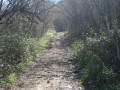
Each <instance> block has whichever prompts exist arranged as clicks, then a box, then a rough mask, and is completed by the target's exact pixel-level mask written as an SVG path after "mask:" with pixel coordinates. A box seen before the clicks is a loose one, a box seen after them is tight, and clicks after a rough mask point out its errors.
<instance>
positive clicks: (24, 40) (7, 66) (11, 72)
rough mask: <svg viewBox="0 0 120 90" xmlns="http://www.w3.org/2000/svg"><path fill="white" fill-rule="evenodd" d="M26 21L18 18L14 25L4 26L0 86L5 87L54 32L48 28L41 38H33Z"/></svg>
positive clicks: (42, 47)
mask: <svg viewBox="0 0 120 90" xmlns="http://www.w3.org/2000/svg"><path fill="white" fill-rule="evenodd" d="M26 21H27V20H26V19H25V18H19V19H18V20H16V21H15V22H14V25H11V26H9V27H7V28H5V29H4V30H3V32H2V34H1V36H0V42H1V44H0V72H1V73H0V88H1V87H3V88H5V89H7V88H8V87H7V86H8V85H9V84H10V83H11V82H14V78H15V77H16V76H18V75H19V74H20V72H21V70H22V69H23V68H25V67H26V66H27V63H28V62H30V61H31V60H33V59H34V58H35V56H36V55H37V54H38V53H40V51H41V50H43V49H45V47H46V46H47V42H48V41H49V39H50V38H51V37H52V36H53V35H54V34H55V31H54V30H49V31H48V32H46V33H45V35H44V36H43V37H42V38H35V37H34V38H33V37H32V34H31V33H30V31H29V30H28V28H29V22H28V23H26Z"/></svg>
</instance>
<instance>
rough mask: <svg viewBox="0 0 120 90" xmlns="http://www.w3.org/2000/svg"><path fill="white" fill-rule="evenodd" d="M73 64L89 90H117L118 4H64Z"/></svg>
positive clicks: (104, 0) (87, 0)
mask: <svg viewBox="0 0 120 90" xmlns="http://www.w3.org/2000/svg"><path fill="white" fill-rule="evenodd" d="M62 4H63V5H64V9H62V11H63V12H66V11H67V13H68V15H67V20H68V21H69V24H68V25H67V27H68V28H69V31H68V34H69V36H71V37H72V38H77V39H78V40H77V41H76V42H75V45H74V48H75V57H76V59H75V61H76V66H77V69H78V70H80V71H84V72H83V75H82V77H81V81H82V82H83V84H84V85H85V86H86V87H87V88H89V89H90V90H117V89H119V88H120V83H119V82H120V70H119V68H120V0H66V1H64V3H62Z"/></svg>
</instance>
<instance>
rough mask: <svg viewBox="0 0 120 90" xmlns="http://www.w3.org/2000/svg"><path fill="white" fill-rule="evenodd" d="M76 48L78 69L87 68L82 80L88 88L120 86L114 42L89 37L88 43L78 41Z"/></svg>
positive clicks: (103, 88)
mask: <svg viewBox="0 0 120 90" xmlns="http://www.w3.org/2000/svg"><path fill="white" fill-rule="evenodd" d="M74 49H75V57H76V58H75V61H76V63H77V69H79V70H82V69H85V72H84V74H83V76H82V78H81V81H82V82H83V84H84V85H85V86H87V88H88V89H90V90H91V89H92V90H96V89H97V90H106V89H107V90H108V89H112V90H116V89H117V88H119V81H120V74H119V70H118V68H119V66H118V64H117V63H118V62H117V61H116V59H117V60H118V57H116V56H117V53H116V49H115V47H114V43H113V42H112V41H111V40H110V39H109V40H108V39H107V38H105V39H102V40H101V39H98V40H97V39H92V38H89V39H87V41H86V43H81V41H76V42H75V45H74ZM116 69H117V70H118V71H116Z"/></svg>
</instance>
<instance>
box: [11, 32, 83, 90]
mask: <svg viewBox="0 0 120 90" xmlns="http://www.w3.org/2000/svg"><path fill="white" fill-rule="evenodd" d="M65 41H66V40H65V34H64V33H63V32H61V33H57V34H56V35H55V36H54V37H53V38H52V39H51V40H50V42H49V44H50V47H49V48H48V49H46V50H44V51H43V52H42V53H41V54H40V55H39V56H37V58H36V60H35V61H33V62H31V63H30V64H29V65H28V68H27V69H25V70H23V73H22V75H21V76H20V77H19V78H18V80H17V81H16V83H14V84H13V85H12V86H11V90H84V88H83V86H82V85H79V84H78V80H75V79H74V76H75V75H74V73H73V68H74V66H73V64H72V62H71V61H70V60H69V59H70V58H71V57H72V55H73V52H72V51H73V50H72V48H71V47H70V46H69V45H68V43H67V42H65Z"/></svg>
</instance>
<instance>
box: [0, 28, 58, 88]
mask: <svg viewBox="0 0 120 90" xmlns="http://www.w3.org/2000/svg"><path fill="white" fill-rule="evenodd" d="M55 33H56V32H55V30H48V31H47V32H46V33H45V34H44V35H43V37H41V38H30V39H29V40H28V41H29V43H30V44H32V45H33V47H32V49H33V52H32V54H31V53H29V52H28V53H26V54H27V58H26V59H27V60H26V62H23V63H20V64H19V65H16V66H15V67H14V68H16V70H15V71H14V72H12V73H10V75H9V76H8V77H6V78H5V79H3V80H1V81H0V86H1V87H2V88H3V90H6V89H8V87H9V85H10V84H11V83H13V82H15V78H16V77H18V76H19V75H20V74H21V70H23V69H25V68H26V67H27V65H28V63H29V62H31V61H33V60H34V59H35V57H36V55H38V54H39V53H40V52H41V51H43V50H44V49H45V48H46V47H48V44H47V42H48V41H49V40H50V39H51V38H52V37H53V36H54V35H55ZM0 89H1V88H0Z"/></svg>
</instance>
